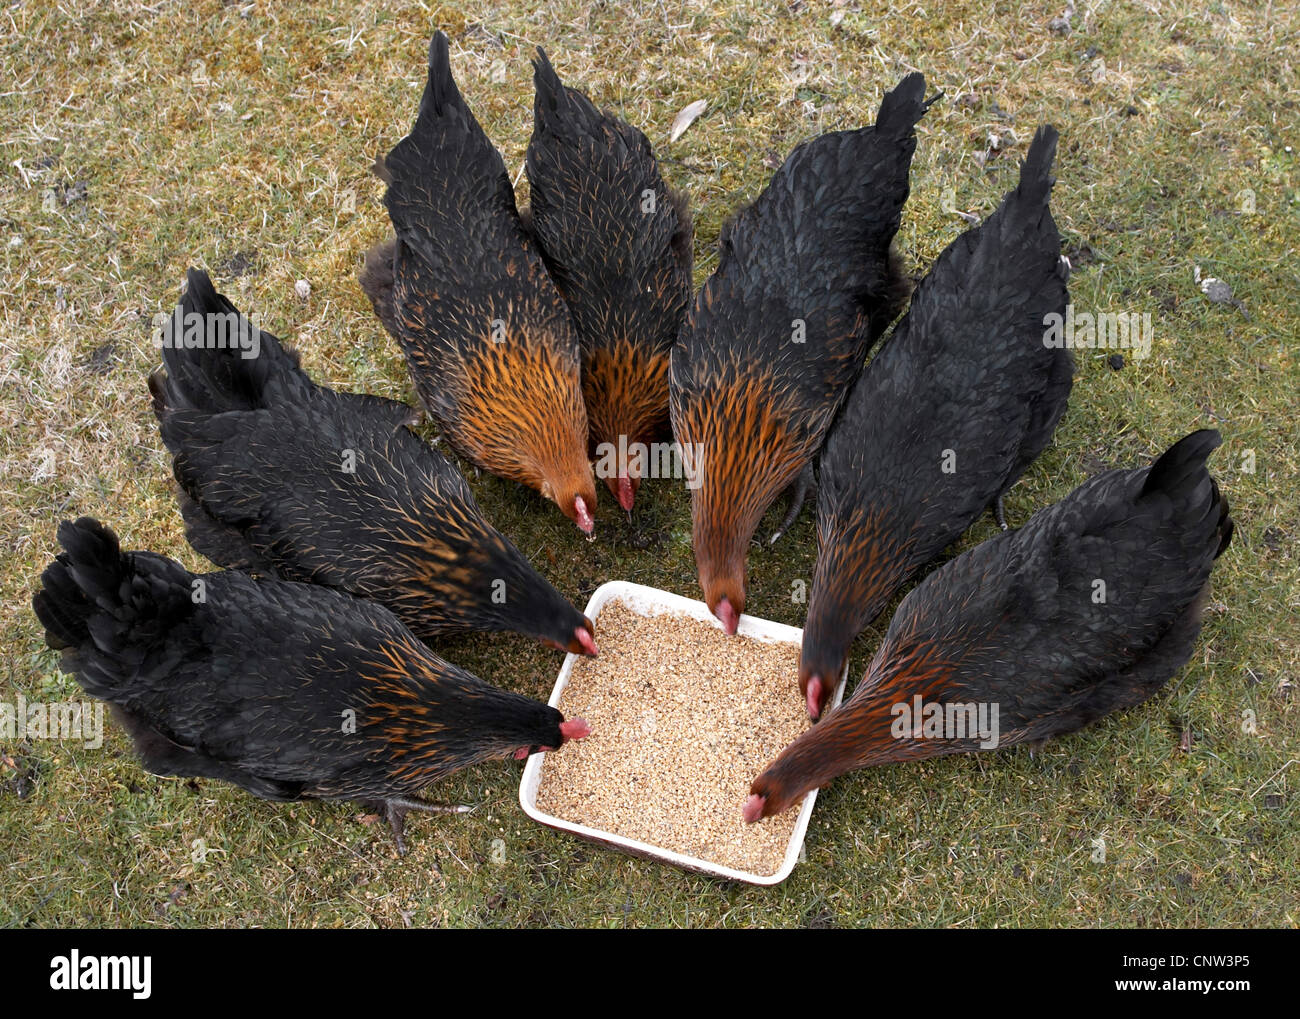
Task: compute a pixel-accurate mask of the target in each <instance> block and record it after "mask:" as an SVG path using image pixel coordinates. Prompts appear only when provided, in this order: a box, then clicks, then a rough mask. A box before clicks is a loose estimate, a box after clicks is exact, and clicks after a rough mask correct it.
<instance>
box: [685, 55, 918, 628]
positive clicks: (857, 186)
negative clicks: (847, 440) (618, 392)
mask: <svg viewBox="0 0 1300 1019" xmlns="http://www.w3.org/2000/svg"><path fill="white" fill-rule="evenodd" d="M926 107H927V103H926V102H925V79H924V78H923V77H922V76H921V75H920V74H910V75H908V76H907V77H906V78H904V79H903V81H902V82H901V83H900V84H899V85H898V86H897V87H896V88H895V89H894V90H893V91H892V92H890V93H888V94H887V95H886V96H885V98H884V101H883V102H882V103H881V107H880V113H879V116H878V117H877V119H876V123H875V125H874V126H871V127H865V128H861V129H859V130H856V131H839V132H834V133H831V134H826V135H822V136H820V137H818V138H814V139H812V140H811V141H807V142H804V143H803V144H802V145H800V146H798V147H797V148H796V149H795V150H794V152H792V153H791V154H790V157H789V158H788V159H787V160H786V161H785V163H784V164H783V165H782V166H781V168H780V169H779V170H777V172H776V173H775V174H774V175H773V178H772V180H771V182H770V183H769V184H768V186H767V188H766V189H765V190H764V191H763V193H762V194H761V195H759V197H758V199H757V200H756V201H755V202H754V203H753V204H752V205H750V206H749V207H748V208H745V209H742V210H741V211H740V212H739V213H738V214H737V215H736V217H735V219H734V220H733V221H732V222H730V223H729V224H728V225H727V226H726V227H725V228H724V229H723V232H722V236H721V238H720V240H719V245H718V246H719V261H718V268H717V270H716V271H715V272H714V273H713V275H712V276H710V277H709V279H708V281H707V282H706V283H705V284H704V288H703V289H702V290H701V292H700V294H699V296H698V297H697V298H696V300H695V302H694V304H693V305H692V306H691V308H690V310H689V312H688V314H687V320H686V324H685V325H684V326H683V328H682V332H681V335H680V337H679V339H678V341H677V343H676V345H675V346H674V347H673V353H672V365H671V371H670V384H669V393H670V402H671V408H672V421H673V432H674V434H675V436H676V438H677V440H678V442H680V443H681V444H682V445H683V446H684V447H687V448H688V449H697V447H696V444H698V453H697V455H698V459H699V461H700V463H699V464H698V466H697V467H696V470H698V472H699V476H700V478H701V482H702V483H701V484H700V487H699V488H698V489H696V490H695V491H693V492H692V520H693V539H694V547H695V555H696V562H697V566H698V568H699V576H700V585H701V587H702V588H703V590H704V596H705V601H706V602H707V603H708V605H709V607H710V609H712V610H713V611H714V612H715V613H716V614H718V615H719V617H720V618H722V619H723V621H724V624H725V625H727V628H728V629H729V630H731V631H733V632H734V622H735V619H736V617H737V616H738V615H739V613H741V612H743V611H744V608H745V559H746V552H747V550H748V546H749V540H750V538H751V536H752V535H753V533H754V530H755V528H756V527H757V526H758V522H759V519H760V518H761V517H762V515H763V512H764V511H765V510H766V509H767V507H768V506H769V505H770V504H771V502H772V501H773V500H774V499H775V498H776V496H777V495H778V494H779V493H780V492H781V491H782V490H783V489H785V488H787V487H788V486H789V485H790V484H791V483H793V482H794V481H795V479H796V478H798V477H799V476H800V475H801V474H802V473H803V472H804V471H805V469H806V468H807V466H808V465H809V463H810V462H811V459H812V457H813V455H814V454H815V453H816V452H817V450H818V449H819V448H820V447H821V445H822V441H823V439H824V438H825V435H826V430H827V428H828V427H829V426H830V423H831V419H832V418H833V417H834V415H835V412H836V411H837V409H838V408H839V406H840V403H841V401H842V400H843V398H844V396H845V395H846V393H847V391H848V387H849V385H850V384H851V383H852V382H853V380H854V379H855V378H856V377H857V375H858V373H859V372H860V371H861V370H862V364H863V360H864V358H865V356H866V353H867V350H868V348H869V347H870V346H871V344H872V342H874V341H875V339H877V338H878V337H879V336H880V334H881V332H883V330H884V329H885V328H886V326H887V325H888V324H889V322H890V321H891V320H892V319H893V318H894V316H895V315H896V314H897V313H898V311H899V310H900V308H901V305H902V303H903V301H904V299H905V296H906V285H905V281H904V279H903V277H902V274H901V272H900V271H899V269H898V267H897V265H896V264H895V260H894V257H893V255H892V253H891V251H890V245H891V243H892V241H893V238H894V234H895V233H896V232H897V230H898V225H899V219H900V216H901V214H902V208H903V204H904V202H905V201H906V200H907V195H908V173H909V169H910V167H911V162H912V153H913V151H914V150H915V148H916V135H915V130H914V128H915V125H916V122H917V121H918V120H919V119H920V118H921V116H922V115H923V114H924V113H925V110H926ZM724 603H725V604H724Z"/></svg>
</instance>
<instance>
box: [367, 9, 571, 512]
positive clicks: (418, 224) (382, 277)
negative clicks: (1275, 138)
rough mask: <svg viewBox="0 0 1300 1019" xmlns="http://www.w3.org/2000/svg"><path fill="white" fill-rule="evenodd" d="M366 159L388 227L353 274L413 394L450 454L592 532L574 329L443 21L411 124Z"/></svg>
mask: <svg viewBox="0 0 1300 1019" xmlns="http://www.w3.org/2000/svg"><path fill="white" fill-rule="evenodd" d="M376 169H377V172H379V173H380V175H381V176H382V177H383V178H384V179H385V180H386V181H387V182H388V190H387V192H386V194H385V198H384V201H385V204H386V205H387V208H388V213H389V218H390V219H391V220H392V224H393V230H394V234H395V236H394V237H393V238H392V239H391V240H389V241H387V242H385V243H383V244H381V245H380V246H379V247H377V248H376V249H374V250H373V251H371V252H370V254H369V255H368V256H367V258H366V265H365V268H363V270H362V273H361V285H362V288H363V289H364V290H365V291H366V294H367V295H368V296H369V297H370V300H371V303H372V304H373V305H374V307H375V311H376V313H377V314H378V316H379V318H380V320H381V321H382V322H383V323H384V325H385V326H386V327H387V328H388V329H389V331H390V332H391V333H392V334H393V335H394V336H395V337H396V338H397V340H398V342H399V343H400V344H401V346H402V349H403V351H404V352H405V354H406V359H407V364H408V365H409V366H410V369H411V374H412V377H413V378H414V380H415V385H416V389H417V391H418V392H419V394H420V399H421V400H422V401H423V403H424V405H425V406H426V407H427V408H428V410H429V412H430V413H431V414H432V415H433V416H434V418H436V419H437V421H438V422H439V424H440V425H441V426H442V429H443V431H444V433H445V434H446V436H447V438H448V440H449V441H450V442H451V443H452V445H453V446H454V447H455V448H456V449H457V450H458V451H459V452H460V453H461V454H462V455H464V456H465V457H466V458H468V459H469V460H472V461H473V462H474V463H475V464H477V465H479V466H480V467H482V468H484V469H485V470H489V471H491V472H492V473H494V474H499V475H501V476H502V477H505V478H510V479H513V480H515V481H519V482H522V483H523V484H525V485H528V486H529V487H531V488H535V489H537V490H538V491H539V492H541V493H542V495H543V496H545V497H546V498H548V499H552V500H554V501H555V503H556V504H557V505H558V506H559V507H560V509H561V510H562V511H563V512H564V513H565V515H566V516H568V517H570V518H571V519H573V520H574V521H575V522H576V523H577V524H578V525H579V527H581V528H582V529H583V530H584V531H586V532H587V533H590V532H591V530H592V527H593V526H594V525H593V520H592V516H591V514H592V512H593V511H594V507H595V501H596V494H595V484H594V482H593V480H592V475H591V465H590V463H589V462H588V460H587V415H586V410H585V408H584V406H583V402H582V385H581V380H580V364H581V359H580V352H579V347H578V340H577V337H576V336H575V335H574V332H573V326H572V324H571V322H570V320H569V313H568V310H567V308H566V307H565V304H564V301H563V299H562V298H561V297H560V295H559V293H558V292H557V290H556V289H555V285H554V284H553V283H552V282H551V279H550V277H549V276H548V275H547V272H546V267H545V265H544V264H543V263H542V260H541V257H540V256H539V255H538V253H537V251H536V250H535V248H534V246H533V242H532V240H531V239H530V238H529V237H528V236H527V234H526V232H525V230H524V228H523V225H522V223H521V221H520V218H519V213H518V210H517V209H516V206H515V197H514V191H513V189H512V188H511V186H510V178H509V176H508V175H507V173H506V169H505V164H504V163H503V162H502V160H501V156H500V154H499V153H498V152H497V150H496V149H495V148H494V147H493V146H492V143H491V142H490V141H489V140H488V138H487V135H485V134H484V133H483V129H482V128H481V127H480V126H479V123H478V121H477V120H476V119H475V118H474V115H473V113H471V112H470V110H469V107H468V106H466V104H465V101H464V99H463V98H462V97H461V94H460V91H459V89H458V88H457V87H456V82H455V81H454V80H453V78H452V75H451V62H450V56H449V53H448V45H447V37H446V36H445V35H443V34H442V33H441V32H440V33H438V34H437V35H436V36H435V37H434V39H433V43H432V45H431V47H430V51H429V80H428V84H427V86H426V87H425V90H424V95H423V98H422V99H421V101H420V111H419V114H418V116H417V118H416V121H415V125H414V127H413V128H412V129H411V133H410V134H409V135H407V136H406V137H405V138H403V139H402V140H401V141H400V142H399V143H398V144H397V146H396V148H394V149H393V151H392V152H390V153H389V154H388V156H387V157H386V158H385V159H384V160H383V162H382V164H380V165H378V166H377V168H376Z"/></svg>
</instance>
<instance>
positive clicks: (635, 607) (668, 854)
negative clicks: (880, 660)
mask: <svg viewBox="0 0 1300 1019" xmlns="http://www.w3.org/2000/svg"><path fill="white" fill-rule="evenodd" d="M609 601H620V602H622V603H623V604H624V605H626V606H627V607H628V608H629V609H630V610H631V611H633V612H636V613H639V614H641V615H645V616H654V615H660V614H663V613H665V612H670V613H675V614H679V615H684V616H690V617H692V618H694V619H702V620H705V621H706V622H709V623H711V624H712V625H714V626H716V627H718V629H721V628H722V624H721V623H719V622H718V620H717V619H715V618H714V616H713V613H711V612H710V611H709V607H708V606H707V605H705V604H704V603H703V602H700V601H693V600H692V599H690V598H683V597H682V596H681V595H678V594H672V593H670V592H668V591H660V590H659V589H658V588H654V587H645V586H644V585H642V584H631V583H628V582H626V581H621V580H615V581H611V582H610V583H608V584H602V585H601V586H600V587H598V588H597V589H596V591H595V592H594V593H593V594H592V596H591V600H590V601H589V602H587V616H588V617H589V618H590V619H592V620H593V621H594V620H596V619H598V618H599V616H600V610H601V608H603V607H604V605H605V603H606V602H609ZM737 633H738V634H739V635H740V636H744V637H751V638H753V639H755V640H762V641H781V642H785V643H790V644H795V645H799V644H800V643H802V640H803V631H802V630H800V629H799V628H798V627H796V626H786V625H785V624H784V623H773V622H770V621H768V620H766V619H755V618H754V617H753V616H741V617H740V626H739V628H738V630H737ZM577 660H578V656H577V655H575V654H569V655H567V656H566V657H565V659H564V664H563V665H562V666H561V667H560V675H559V678H558V679H556V681H555V689H554V690H552V691H551V699H550V701H549V703H550V704H551V706H552V707H557V706H558V705H559V703H560V696H561V695H562V694H563V693H564V688H565V686H566V685H568V682H569V675H570V673H571V672H572V671H573V664H574V662H576V661H577ZM847 675H848V666H847V665H845V669H844V676H841V677H840V681H839V683H837V684H836V687H835V693H834V696H833V697H832V699H831V705H832V706H833V707H834V706H838V705H839V703H840V701H841V700H842V699H843V697H844V679H845V676H847ZM791 687H792V689H791V692H790V696H791V697H796V696H797V688H795V687H794V677H793V676H792V677H791ZM549 756H550V755H549V754H533V755H532V756H531V757H529V758H528V764H527V765H526V766H525V767H524V777H523V780H522V781H521V782H520V783H519V805H520V806H521V807H523V808H524V813H525V814H527V815H528V816H529V817H531V818H532V819H533V820H534V821H537V822H539V823H541V824H544V825H547V826H548V827H551V828H556V829H558V830H560V831H567V832H572V833H573V834H574V835H578V836H580V837H582V838H585V839H588V840H590V841H593V842H600V843H603V844H604V845H607V846H611V847H613V848H615V849H619V850H621V851H623V852H625V853H630V854H632V855H633V856H641V857H645V858H648V859H652V860H662V861H663V862H664V863H670V864H672V865H673V866H676V867H682V868H685V869H686V870H693V871H697V872H699V873H702V874H711V875H713V876H715V877H720V878H726V879H728V880H731V881H746V882H749V883H750V884H755V885H775V884H780V883H781V882H782V881H784V880H785V879H786V878H787V877H789V876H790V872H791V871H792V870H793V869H794V865H795V864H796V863H798V862H799V850H800V849H801V848H802V847H803V840H804V836H805V835H806V834H807V832H808V822H809V821H810V820H811V819H812V812H813V805H814V804H815V803H816V802H817V790H816V789H814V790H813V791H812V792H810V793H808V794H807V795H806V796H805V797H804V799H803V804H802V805H801V806H800V807H799V817H798V821H797V822H796V824H795V828H794V833H793V834H792V835H791V836H790V844H789V845H788V846H787V847H786V851H785V859H784V861H783V862H782V864H781V867H780V869H779V870H777V872H776V873H775V874H755V873H753V872H752V871H746V870H737V869H735V868H733V867H724V866H722V865H721V864H717V863H711V862H709V861H708V860H702V859H700V858H698V857H695V856H688V855H686V854H684V853H677V852H674V851H673V850H671V849H663V848H661V847H659V846H655V845H651V844H650V843H648V842H641V841H639V840H638V839H632V838H627V837H626V836H624V835H616V834H614V833H613V832H608V831H601V830H600V829H598V828H589V827H587V826H586V825H582V824H577V823H575V822H573V821H566V820H565V819H564V818H562V817H554V816H553V815H551V814H547V813H545V812H544V811H541V810H539V809H538V808H537V788H538V786H539V785H540V783H541V780H542V769H543V768H545V767H546V760H547V758H548V757H549ZM741 806H742V804H740V803H737V804H736V812H737V813H739V812H740V808H741Z"/></svg>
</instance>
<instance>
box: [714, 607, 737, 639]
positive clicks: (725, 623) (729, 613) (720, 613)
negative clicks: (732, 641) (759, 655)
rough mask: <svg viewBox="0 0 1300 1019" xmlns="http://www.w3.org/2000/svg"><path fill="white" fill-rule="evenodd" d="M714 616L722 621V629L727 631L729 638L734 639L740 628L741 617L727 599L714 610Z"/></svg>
mask: <svg viewBox="0 0 1300 1019" xmlns="http://www.w3.org/2000/svg"><path fill="white" fill-rule="evenodd" d="M713 611H714V614H715V615H716V616H717V617H718V619H720V620H721V621H722V628H723V629H724V630H726V631H727V636H728V637H734V636H735V634H736V628H737V627H739V626H740V615H739V613H737V612H736V610H735V608H734V607H733V606H732V604H731V602H729V601H728V600H727V599H726V598H723V599H722V601H720V602H718V607H717V608H716V609H714V610H713Z"/></svg>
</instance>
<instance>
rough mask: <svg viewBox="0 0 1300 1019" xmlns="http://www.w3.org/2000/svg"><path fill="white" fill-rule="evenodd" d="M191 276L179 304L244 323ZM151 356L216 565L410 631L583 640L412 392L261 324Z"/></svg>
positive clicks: (194, 536) (185, 481) (188, 505)
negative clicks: (242, 341)
mask: <svg viewBox="0 0 1300 1019" xmlns="http://www.w3.org/2000/svg"><path fill="white" fill-rule="evenodd" d="M188 280H189V285H188V288H187V290H186V292H185V294H184V296H183V297H182V299H181V305H180V308H179V311H180V312H181V313H182V314H184V315H187V316H189V315H197V316H203V320H204V321H206V322H207V323H208V327H207V328H208V329H209V330H210V331H214V330H216V329H217V328H218V320H217V316H226V315H228V316H236V317H237V318H238V321H239V323H240V324H239V331H240V333H241V334H244V333H247V332H248V330H249V329H250V328H251V326H250V323H249V322H248V321H247V319H245V318H244V317H243V316H242V315H240V313H239V311H238V310H237V309H236V308H235V307H234V305H233V304H231V303H230V302H229V301H228V300H226V298H225V297H223V296H222V295H220V294H218V293H217V292H216V290H214V289H213V287H212V283H211V281H210V280H209V279H208V277H207V275H206V274H205V273H202V272H199V271H197V270H191V271H190V273H189V277H188ZM183 321H184V320H183ZM213 338H214V337H213ZM163 360H164V367H165V371H164V370H159V371H158V372H156V373H155V374H154V376H153V377H152V378H151V379H150V388H151V389H152V391H153V394H154V410H155V413H156V414H157V417H158V421H159V425H160V430H161V433H162V438H163V441H164V443H165V444H166V446H167V448H168V450H169V451H170V452H171V454H172V457H173V472H174V473H175V476H176V480H177V482H178V483H179V486H180V502H181V510H182V513H183V515H184V517H185V522H186V536H187V538H188V539H189V541H190V544H191V545H193V546H194V548H195V549H197V550H198V551H199V552H201V553H202V554H204V555H206V556H207V557H208V558H209V559H211V560H212V561H213V562H215V563H216V564H217V565H218V566H225V567H229V568H234V569H249V570H253V571H255V572H257V573H261V574H264V575H267V576H274V577H278V578H280V579H282V580H297V581H304V582H310V583H315V584H322V585H326V586H329V587H335V588H338V589H340V590H343V591H348V592H351V593H352V594H356V595H360V596H362V597H366V598H373V599H374V600H376V601H378V602H381V603H383V604H384V605H386V606H388V608H390V609H391V610H392V611H393V612H395V613H397V615H398V616H399V617H400V618H401V619H402V620H403V622H405V623H406V625H407V626H409V627H410V628H411V629H412V630H413V631H414V632H415V633H417V634H419V635H420V636H421V637H433V636H436V635H439V634H443V633H449V632H457V631H464V630H489V631H493V630H495V631H501V630H509V631H514V632H518V633H523V634H525V635H527V636H530V637H533V638H534V639H537V640H541V641H544V642H546V643H549V644H551V645H553V646H558V647H563V648H566V649H567V650H570V651H574V652H582V651H584V650H588V645H590V647H591V648H594V645H593V644H591V630H592V626H591V623H590V621H588V620H587V619H586V617H585V616H583V615H582V613H580V612H579V611H578V610H577V609H575V608H574V607H573V606H572V605H571V604H570V603H569V602H568V601H567V600H566V599H565V598H564V596H563V595H561V594H560V592H559V591H557V590H556V589H555V588H554V587H553V586H552V585H551V584H550V583H549V582H547V580H546V579H545V578H543V577H542V576H541V575H540V574H539V573H538V572H537V571H536V570H535V569H533V567H532V566H531V565H530V564H529V563H528V561H527V560H526V559H525V558H524V556H523V554H522V553H521V552H520V551H519V550H518V549H517V548H516V547H515V546H514V544H513V543H511V541H510V540H509V539H508V538H506V536H505V535H503V534H502V533H501V532H500V531H498V530H497V529H496V528H495V527H493V526H492V525H491V523H489V522H488V520H487V518H486V517H485V516H484V515H483V513H482V511H481V510H480V509H479V507H478V504H477V503H476V502H475V500H474V496H473V494H472V493H471V492H470V490H469V486H468V485H467V484H466V483H465V480H464V478H462V477H461V475H460V472H459V471H457V470H456V468H455V467H454V466H453V465H452V464H450V463H449V462H448V461H447V460H446V459H445V458H444V457H443V456H442V455H441V454H439V453H438V452H436V451H435V450H434V449H432V448H431V447H430V446H428V445H427V444H426V443H425V442H424V441H423V440H421V439H420V438H419V436H417V435H416V434H415V433H414V432H412V431H410V429H409V428H407V427H406V426H407V424H409V423H410V422H412V421H413V420H414V418H415V417H416V412H415V411H414V410H413V409H412V408H410V407H407V406H406V405H404V404H400V403H396V402H394V401H390V400H382V399H379V398H376V397H370V396H361V395H356V394H351V393H340V392H336V391H335V390H332V389H328V388H326V387H324V386H318V385H316V384H315V383H313V382H312V381H311V379H310V378H308V377H307V374H306V373H305V372H304V371H303V370H302V369H301V368H300V367H299V365H298V358H297V355H296V354H294V353H293V352H291V351H288V350H286V349H285V348H284V347H283V346H282V345H281V344H280V341H279V340H278V339H277V338H276V337H275V336H273V335H272V334H271V333H269V332H266V331H264V330H261V331H259V351H258V356H257V357H255V358H244V357H242V356H241V355H240V352H239V351H238V350H237V349H233V348H226V349H221V348H219V347H217V346H215V345H213V344H205V345H204V346H202V347H196V348H193V349H185V348H183V347H182V346H180V345H179V344H169V345H167V346H165V347H164V350H163ZM580 631H581V632H580Z"/></svg>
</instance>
